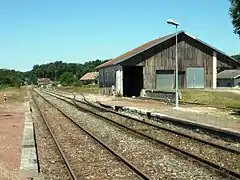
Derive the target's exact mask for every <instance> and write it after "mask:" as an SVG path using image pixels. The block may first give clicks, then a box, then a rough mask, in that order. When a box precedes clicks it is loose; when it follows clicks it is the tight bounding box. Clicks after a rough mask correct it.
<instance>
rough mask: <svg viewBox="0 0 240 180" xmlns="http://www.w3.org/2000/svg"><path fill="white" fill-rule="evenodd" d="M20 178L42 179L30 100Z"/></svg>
mask: <svg viewBox="0 0 240 180" xmlns="http://www.w3.org/2000/svg"><path fill="white" fill-rule="evenodd" d="M20 179H21V180H25V179H32V180H42V179H44V178H43V175H42V174H41V173H40V167H39V164H38V158H37V149H36V141H35V135H34V124H33V120H32V114H31V111H30V104H29V102H26V103H25V122H24V132H23V140H22V154H21V164H20Z"/></svg>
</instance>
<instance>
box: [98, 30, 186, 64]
mask: <svg viewBox="0 0 240 180" xmlns="http://www.w3.org/2000/svg"><path fill="white" fill-rule="evenodd" d="M182 32H183V31H179V32H178V34H180V33H182ZM173 36H175V33H173V34H169V35H167V36H163V37H160V38H157V39H154V40H152V41H149V42H147V43H145V44H143V45H141V46H139V47H137V48H135V49H133V50H131V51H128V52H126V53H124V54H122V55H121V56H118V57H117V58H115V59H112V60H110V61H107V62H105V63H103V64H101V65H99V66H98V67H96V69H99V68H103V67H107V66H112V65H116V64H118V63H120V62H122V61H124V60H126V59H129V58H131V57H133V56H135V55H137V54H139V53H141V52H143V51H145V50H147V49H149V48H151V47H153V46H156V45H158V44H160V43H161V42H164V41H166V40H167V39H169V38H171V37H173Z"/></svg>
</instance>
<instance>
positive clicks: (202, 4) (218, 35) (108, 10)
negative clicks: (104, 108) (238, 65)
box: [0, 0, 240, 71]
mask: <svg viewBox="0 0 240 180" xmlns="http://www.w3.org/2000/svg"><path fill="white" fill-rule="evenodd" d="M229 5H230V4H229V2H228V0H200V1H194V0H181V1H178V0H116V1H115V0H1V1H0V23H1V26H0V68H11V69H17V70H22V71H26V70H30V69H31V68H32V66H33V65H34V64H41V63H47V62H51V61H55V60H62V61H65V62H79V63H83V62H85V61H89V60H95V59H107V58H114V57H116V56H118V55H121V54H122V53H124V52H126V51H127V50H130V49H132V48H135V47H137V46H139V45H141V44H142V43H145V42H147V41H150V40H152V39H154V38H157V37H159V36H163V35H166V34H168V33H172V32H174V29H173V27H171V26H169V25H168V24H166V20H167V19H168V18H173V19H175V20H176V21H178V22H179V23H180V29H181V30H184V31H186V32H188V33H190V34H192V35H194V36H196V37H198V38H200V39H201V40H203V41H205V42H207V43H209V44H211V45H212V46H214V47H216V48H218V49H220V50H222V51H224V52H226V53H227V54H229V55H232V54H235V53H239V52H240V39H239V38H238V36H237V35H235V34H234V33H233V27H232V24H231V19H230V17H229V14H228V9H229Z"/></svg>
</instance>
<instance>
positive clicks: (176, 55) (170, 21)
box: [167, 19, 179, 108]
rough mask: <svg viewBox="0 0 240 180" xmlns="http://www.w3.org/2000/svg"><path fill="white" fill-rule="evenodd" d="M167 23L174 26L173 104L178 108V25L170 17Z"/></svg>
mask: <svg viewBox="0 0 240 180" xmlns="http://www.w3.org/2000/svg"><path fill="white" fill-rule="evenodd" d="M167 23H168V24H171V25H174V26H175V27H176V54H175V58H176V63H175V94H176V102H175V106H176V108H178V106H179V102H178V50H177V33H178V30H177V27H178V25H179V24H178V23H177V22H176V21H174V20H172V19H168V21H167Z"/></svg>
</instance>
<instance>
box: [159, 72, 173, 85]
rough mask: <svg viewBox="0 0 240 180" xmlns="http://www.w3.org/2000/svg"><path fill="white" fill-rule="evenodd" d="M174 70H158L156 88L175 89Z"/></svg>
mask: <svg viewBox="0 0 240 180" xmlns="http://www.w3.org/2000/svg"><path fill="white" fill-rule="evenodd" d="M173 88H174V71H173V70H157V71H156V89H173Z"/></svg>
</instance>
